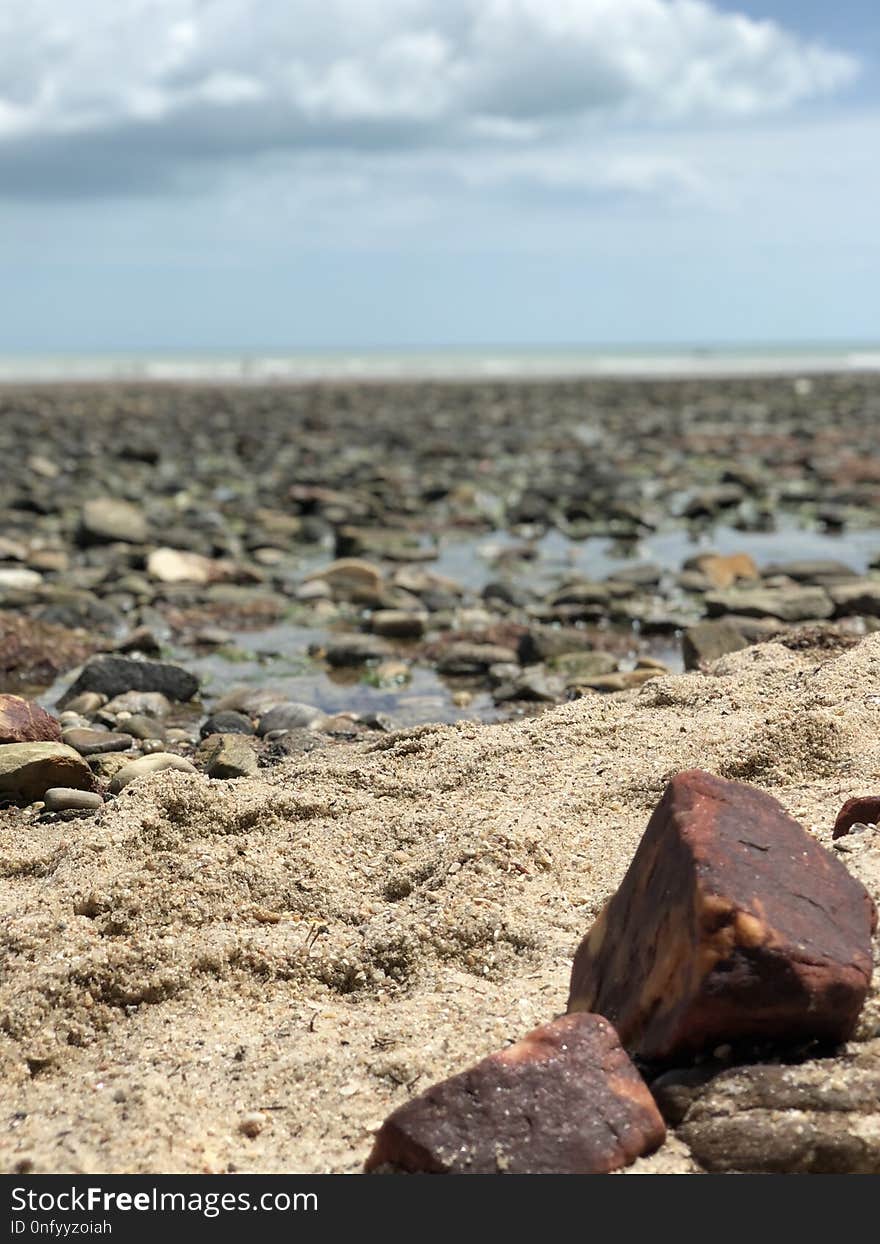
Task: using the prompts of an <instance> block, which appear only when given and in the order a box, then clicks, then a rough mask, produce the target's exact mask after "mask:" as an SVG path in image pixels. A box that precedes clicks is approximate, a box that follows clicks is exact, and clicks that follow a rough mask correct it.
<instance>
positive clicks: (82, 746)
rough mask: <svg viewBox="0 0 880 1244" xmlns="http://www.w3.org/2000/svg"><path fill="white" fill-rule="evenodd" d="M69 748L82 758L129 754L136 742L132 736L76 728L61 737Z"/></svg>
mask: <svg viewBox="0 0 880 1244" xmlns="http://www.w3.org/2000/svg"><path fill="white" fill-rule="evenodd" d="M61 738H62V741H63V742H64V743H66V744H67V746H68V747H72V748H73V749H74V750H75V751H78V752H79V754H80V755H81V756H100V755H103V754H104V753H105V752H127V751H129V750H130V749H131V746H132V744H133V742H134V740H133V738H132V736H131V735H130V734H114V733H113V732H112V731H109V730H83V729H79V728H77V727H74V728H73V729H72V730H65V731H64V733H63V734H62V736H61Z"/></svg>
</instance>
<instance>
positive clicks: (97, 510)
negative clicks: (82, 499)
mask: <svg viewBox="0 0 880 1244" xmlns="http://www.w3.org/2000/svg"><path fill="white" fill-rule="evenodd" d="M147 538H148V532H147V520H146V519H145V518H144V515H143V512H142V511H141V510H139V509H138V508H137V506H134V505H130V504H129V503H128V502H127V501H120V500H119V499H117V498H116V497H95V498H94V499H93V500H91V501H87V502H86V503H85V505H84V506H83V512H82V517H81V519H80V527H79V541H80V543H81V544H111V543H114V542H115V541H120V542H122V543H124V544H145V543H146V541H147Z"/></svg>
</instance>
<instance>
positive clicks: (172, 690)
mask: <svg viewBox="0 0 880 1244" xmlns="http://www.w3.org/2000/svg"><path fill="white" fill-rule="evenodd" d="M198 689H199V680H198V679H197V678H196V677H195V676H194V675H193V674H190V673H189V671H188V670H185V669H182V668H181V667H180V666H179V665H172V664H171V663H170V662H168V661H147V660H136V659H135V658H134V657H125V656H117V655H115V654H114V655H102V656H95V657H91V658H90V659H89V660H88V661H86V663H85V665H84V666H83V667H82V670H81V671H80V675H79V677H78V678H77V680H76V682H75V683H74V684H73V686H72V687H70V688H69V689H68V690H67V691H66V692H65V693H64V695H63V696H62V698H61V699H60V700H59V704H60V705H62V706H64V705H66V704H67V702H68V700H72V699H73V698H74V696H77V695H79V694H80V693H81V692H83V691H97V692H99V693H100V694H101V695H106V696H108V697H114V696H118V695H121V694H122V693H123V692H126V691H152V692H159V693H160V694H161V695H164V696H166V697H167V698H168V699H169V700H181V701H186V700H191V699H192V698H193V696H194V695H195V694H196V692H197V691H198ZM104 708H105V712H107V711H110V710H109V706H107V705H105V706H104ZM117 711H118V710H117Z"/></svg>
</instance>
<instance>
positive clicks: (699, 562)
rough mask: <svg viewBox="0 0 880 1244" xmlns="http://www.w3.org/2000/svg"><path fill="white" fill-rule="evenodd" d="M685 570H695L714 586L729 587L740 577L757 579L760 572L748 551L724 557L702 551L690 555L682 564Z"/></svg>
mask: <svg viewBox="0 0 880 1244" xmlns="http://www.w3.org/2000/svg"><path fill="white" fill-rule="evenodd" d="M684 569H685V570H697V571H699V573H700V574H702V575H704V576H705V577H706V578H707V579H708V580H709V582H710V583H711V585H712V586H713V587H715V588H721V589H723V588H728V587H731V586H732V585H733V584H734V583H736V582H737V581H738V580H740V579H759V578H760V577H761V576H760V573H759V571H758V567H757V566H756V565H755V563H754V560H753V559H752V558H751V557H749V555H748V553H731V554H728V555H727V556H726V557H723V556H721V555H720V554H718V553H702V554H700V555H698V556H697V557H691V558H689V559H688V561H686V562H685V564H684Z"/></svg>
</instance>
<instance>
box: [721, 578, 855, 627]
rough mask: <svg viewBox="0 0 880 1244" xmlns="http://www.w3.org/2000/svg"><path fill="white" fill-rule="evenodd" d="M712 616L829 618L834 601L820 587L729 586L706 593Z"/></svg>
mask: <svg viewBox="0 0 880 1244" xmlns="http://www.w3.org/2000/svg"><path fill="white" fill-rule="evenodd" d="M705 605H706V609H707V611H708V613H709V615H710V617H722V616H724V614H731V613H734V614H742V615H744V616H745V617H753V618H779V619H780V621H782V622H804V621H807V620H812V619H814V618H830V617H831V615H832V614H833V613H834V610H835V605H834V604H833V602H832V600H831V597H830V596H829V595H828V593H827V592H826V591H825V590H824V589H823V588H820V587H800V586H794V587H756V588H730V590H729V591H726V592H709V593H708V594H707V595H706V597H705Z"/></svg>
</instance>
